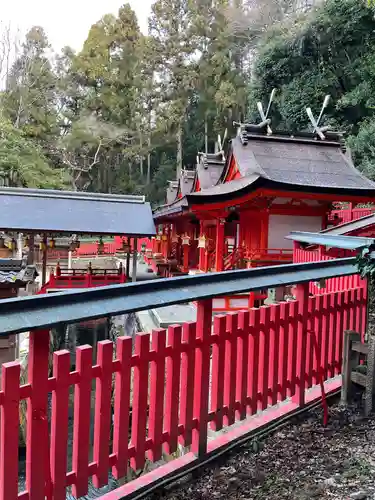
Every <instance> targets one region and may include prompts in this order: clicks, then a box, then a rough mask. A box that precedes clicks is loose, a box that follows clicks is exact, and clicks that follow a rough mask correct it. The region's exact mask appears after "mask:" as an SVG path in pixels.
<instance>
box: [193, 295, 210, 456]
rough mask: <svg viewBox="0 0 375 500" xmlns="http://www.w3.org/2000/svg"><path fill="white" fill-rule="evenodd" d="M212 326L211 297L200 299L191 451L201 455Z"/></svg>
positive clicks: (208, 382) (208, 385)
mask: <svg viewBox="0 0 375 500" xmlns="http://www.w3.org/2000/svg"><path fill="white" fill-rule="evenodd" d="M211 327H212V299H206V300H200V301H199V302H198V307H197V341H199V344H198V346H197V350H196V364H195V380H194V387H195V390H194V417H195V418H196V419H197V420H198V428H196V429H194V430H193V442H192V448H191V449H192V452H193V453H195V454H197V455H198V456H203V455H205V454H206V451H207V431H208V429H207V426H208V422H207V420H208V395H209V387H210V338H211Z"/></svg>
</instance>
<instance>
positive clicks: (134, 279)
mask: <svg viewBox="0 0 375 500" xmlns="http://www.w3.org/2000/svg"><path fill="white" fill-rule="evenodd" d="M137 244H138V239H137V238H134V239H133V247H134V248H133V270H132V281H133V282H136V281H137V259H138V254H137Z"/></svg>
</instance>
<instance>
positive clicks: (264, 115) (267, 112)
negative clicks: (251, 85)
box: [257, 89, 276, 135]
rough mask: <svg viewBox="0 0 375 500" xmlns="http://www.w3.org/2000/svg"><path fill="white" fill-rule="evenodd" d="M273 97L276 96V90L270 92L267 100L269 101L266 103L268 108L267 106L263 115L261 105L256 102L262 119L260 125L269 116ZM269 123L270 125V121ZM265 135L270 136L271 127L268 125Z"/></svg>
mask: <svg viewBox="0 0 375 500" xmlns="http://www.w3.org/2000/svg"><path fill="white" fill-rule="evenodd" d="M275 95H276V89H272V92H271V95H270V98H269V101H268V106H267V111H266V113H264V111H263V105H262V103H261V102H260V101H258V102H257V108H258V111H259V114H260V117H261V119H262V123H264V122H265V121H267V119H268V115H269V112H270V109H271V105H272V102H273V100H274V98H275ZM270 123H271V121H270ZM267 134H268V135H271V134H272V130H271V127H270V126H269V123H268V124H267Z"/></svg>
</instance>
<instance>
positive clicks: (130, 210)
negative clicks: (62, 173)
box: [0, 188, 156, 236]
mask: <svg viewBox="0 0 375 500" xmlns="http://www.w3.org/2000/svg"><path fill="white" fill-rule="evenodd" d="M0 203H1V211H0V230H14V231H20V232H23V231H25V232H26V231H34V232H36V233H38V232H39V233H41V232H55V233H69V234H72V233H75V234H98V235H128V236H152V235H154V234H155V232H156V231H155V224H154V221H153V218H152V211H151V206H150V204H149V203H146V202H145V199H144V197H143V196H120V195H109V194H100V193H77V192H70V191H54V190H43V189H23V188H0Z"/></svg>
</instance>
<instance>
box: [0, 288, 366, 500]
mask: <svg viewBox="0 0 375 500" xmlns="http://www.w3.org/2000/svg"><path fill="white" fill-rule="evenodd" d="M308 288H309V287H308V284H304V285H298V286H297V288H296V296H297V300H296V301H293V302H287V303H282V304H278V305H272V306H264V307H261V308H260V309H250V310H249V311H244V312H240V313H239V314H237V313H233V314H229V315H227V316H216V317H215V318H214V324H213V328H212V327H211V325H212V301H211V300H204V301H200V302H199V304H198V310H197V321H196V323H187V324H184V325H182V327H181V326H178V325H177V326H171V327H169V328H168V331H165V330H156V331H153V332H152V334H151V336H150V335H149V334H144V333H141V334H138V335H137V336H136V337H135V339H134V344H135V349H134V353H133V352H132V348H133V339H132V338H129V337H121V338H119V339H118V340H117V345H116V356H115V357H114V356H113V347H114V346H113V344H112V343H111V342H110V341H104V342H100V343H99V344H98V355H97V361H96V364H95V366H93V365H92V356H93V352H92V348H91V347H90V346H83V347H78V348H77V352H76V359H77V361H76V370H75V371H73V372H70V354H69V352H68V351H59V352H55V353H54V354H53V373H52V376H50V377H49V372H48V370H49V364H48V359H49V352H48V351H49V332H48V331H34V332H32V333H31V334H30V354H29V372H28V383H27V384H26V385H23V386H21V387H19V376H20V366H19V364H18V363H16V362H14V363H5V364H3V366H2V391H1V392H0V408H1V424H0V436H1V439H0V454H1V456H0V500H14V499H15V498H16V497H17V495H18V498H20V499H24V500H26V499H29V500H41V499H42V498H44V495H46V496H47V498H53V499H54V500H63V499H65V495H66V492H65V490H66V487H67V486H69V485H72V486H73V494H74V495H75V496H76V497H80V496H83V495H86V494H87V491H88V480H89V478H90V477H93V482H94V485H95V486H97V487H100V486H103V485H105V484H107V482H108V472H109V470H110V468H112V472H113V474H114V476H115V477H116V478H121V477H124V475H125V474H126V471H127V469H128V467H132V468H133V469H141V468H142V467H143V466H144V463H145V458H146V456H147V457H148V458H149V459H150V460H152V461H156V460H158V459H160V457H161V454H162V450H163V449H164V450H165V451H166V452H167V453H169V454H171V453H173V452H175V451H176V450H177V447H178V443H180V444H182V445H183V446H186V447H187V446H191V449H192V451H193V452H195V453H197V454H198V455H200V456H204V455H205V453H206V450H207V433H208V426H210V427H211V428H212V429H214V430H220V429H221V428H222V427H223V426H228V425H231V424H233V423H234V422H235V420H236V419H239V420H243V419H245V418H246V416H249V415H253V414H255V413H256V412H257V410H259V409H261V410H262V409H265V408H267V406H268V405H274V404H276V403H277V402H278V401H283V400H285V399H286V398H287V397H288V396H291V397H292V398H294V400H295V401H297V403H298V404H299V405H303V404H304V397H305V389H306V388H309V387H311V386H313V385H315V384H318V383H319V375H320V373H323V374H324V378H325V379H327V378H330V377H333V376H335V375H337V374H339V373H340V369H341V361H342V360H341V352H342V342H343V331H344V330H345V329H353V330H356V331H360V332H361V333H363V332H364V330H365V322H366V290H365V288H364V287H362V288H359V289H357V290H348V291H343V292H336V293H331V294H326V295H320V296H317V297H309V294H308ZM312 335H314V336H315V339H316V341H317V344H318V346H319V348H320V349H319V350H320V352H319V353H318V359H319V360H318V361H317V360H316V358H315V356H314V353H313V349H312ZM211 348H212V353H211ZM113 374H115V382H114V396H113V401H114V416H113V436H112V442H111V441H110V437H111V422H112V420H111V419H112V415H111V399H112V376H113ZM94 380H95V382H96V393H95V399H94V401H95V408H94V412H93V413H94V418H93V421H94V442H93V446H92V447H91V444H90V422H91V421H92V416H91V396H92V387H93V381H94ZM71 386H73V387H74V433H73V434H74V435H73V457H72V469H71V470H68V465H67V441H68V409H69V388H70V387H71ZM131 388H132V391H131ZM48 393H52V413H51V417H50V422H48V420H49V417H48V411H47V401H48ZM131 393H132V397H131V396H130V395H131ZM22 399H27V450H26V451H27V470H26V491H24V492H20V493H19V492H18V426H19V402H20V400H22ZM131 409H132V412H131ZM49 424H50V430H49ZM110 442H111V444H109V443H110ZM90 457H92V458H90Z"/></svg>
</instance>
